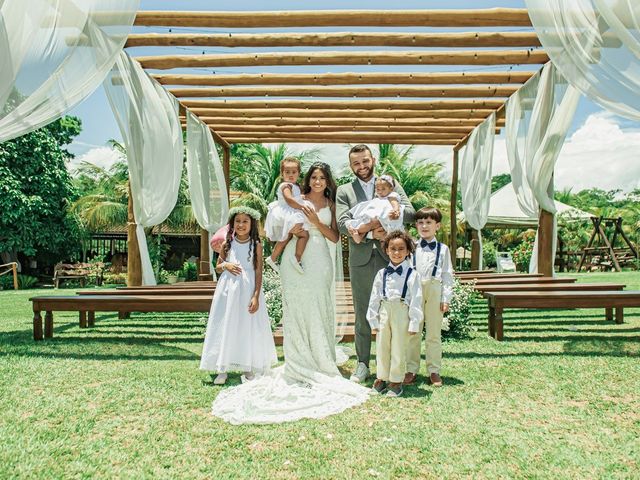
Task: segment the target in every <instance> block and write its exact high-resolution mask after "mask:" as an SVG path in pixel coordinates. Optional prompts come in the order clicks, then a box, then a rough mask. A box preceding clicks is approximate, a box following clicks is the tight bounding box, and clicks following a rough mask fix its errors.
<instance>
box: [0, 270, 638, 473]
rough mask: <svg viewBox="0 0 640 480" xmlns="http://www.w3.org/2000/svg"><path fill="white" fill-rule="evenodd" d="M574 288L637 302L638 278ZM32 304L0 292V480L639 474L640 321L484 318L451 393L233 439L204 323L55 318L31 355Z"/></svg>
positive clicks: (529, 314) (376, 401) (594, 315)
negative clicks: (495, 321) (497, 336)
mask: <svg viewBox="0 0 640 480" xmlns="http://www.w3.org/2000/svg"><path fill="white" fill-rule="evenodd" d="M580 281H610V282H613V281H615V282H624V283H626V284H627V285H629V288H634V289H640V274H638V273H622V274H583V275H580ZM68 292H69V291H64V290H59V291H57V292H56V293H60V294H65V293H68ZM40 293H47V294H51V293H52V291H51V290H46V291H44V290H40V291H36V290H31V291H27V292H17V293H14V292H10V291H9V292H0V412H1V413H0V439H1V441H0V478H39V479H40V478H65V479H66V478H114V477H119V478H136V479H138V478H350V479H355V478H431V477H447V478H460V477H473V478H632V477H635V478H638V476H639V475H640V442H639V440H638V438H639V437H640V395H639V392H640V309H634V310H628V311H627V312H626V323H625V324H624V325H615V324H614V323H610V322H607V321H605V319H604V312H603V311H596V310H573V311H537V312H533V311H528V310H526V311H525V310H523V311H508V312H507V314H506V316H505V341H504V342H502V343H498V342H495V341H493V340H491V339H489V338H488V337H487V335H486V308H484V305H479V306H478V308H476V312H475V314H474V324H475V326H476V327H477V330H478V331H477V333H476V334H475V336H474V338H473V339H472V340H469V341H462V342H449V343H447V344H445V358H444V371H443V376H444V380H445V387H444V388H441V389H438V390H434V389H432V388H431V387H429V386H426V385H425V384H424V377H421V378H420V380H421V382H420V384H419V385H418V386H416V387H411V388H408V389H407V390H406V392H407V395H406V397H404V398H400V399H387V398H381V397H377V398H372V399H371V400H370V401H369V402H368V403H366V404H365V405H363V406H361V407H358V408H355V409H353V410H350V411H347V412H345V413H344V414H341V415H337V416H333V417H329V418H327V419H324V420H320V421H312V420H308V421H300V422H297V423H292V424H283V425H277V426H276V425H269V426H240V427H237V426H231V425H228V424H226V423H224V422H222V421H220V420H218V419H216V418H214V417H212V416H211V415H210V413H209V409H210V405H211V401H212V400H213V398H214V397H215V396H216V394H217V393H218V392H219V391H220V387H214V386H212V385H211V384H210V378H209V376H208V375H206V374H204V373H202V372H200V371H199V370H198V361H199V353H200V349H201V347H202V335H203V331H204V321H205V318H204V316H203V315H134V316H133V317H132V318H131V319H128V320H118V319H117V318H114V316H113V315H98V316H97V325H96V328H95V329H91V330H80V329H79V328H78V322H77V315H73V314H57V315H56V324H55V325H56V328H55V338H54V339H53V340H49V341H45V342H38V343H35V342H33V340H32V331H31V311H30V304H29V303H28V301H27V300H28V298H29V297H30V296H33V295H36V294H40ZM352 366H353V362H352V364H351V365H350V367H352ZM237 381H238V379H237V377H233V382H232V383H237Z"/></svg>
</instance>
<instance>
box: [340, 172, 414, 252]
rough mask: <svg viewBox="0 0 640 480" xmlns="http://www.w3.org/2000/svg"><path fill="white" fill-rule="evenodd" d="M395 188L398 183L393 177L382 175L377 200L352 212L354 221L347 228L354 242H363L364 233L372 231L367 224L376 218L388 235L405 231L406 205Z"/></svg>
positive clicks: (376, 185) (379, 179)
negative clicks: (402, 202) (403, 222)
mask: <svg viewBox="0 0 640 480" xmlns="http://www.w3.org/2000/svg"><path fill="white" fill-rule="evenodd" d="M395 187H396V182H395V180H394V179H393V177H391V175H380V176H379V177H378V178H376V184H375V193H376V196H375V198H373V199H371V200H368V201H366V202H361V203H358V204H357V205H356V206H355V207H353V208H352V209H351V210H350V212H351V215H352V220H349V221H348V222H347V223H346V226H347V230H349V233H350V234H351V238H353V241H354V242H356V243H360V242H361V241H362V235H363V233H365V232H368V231H369V230H370V228H367V224H368V223H369V222H371V221H372V220H374V219H376V218H377V219H378V220H379V221H380V224H381V225H382V228H384V230H385V231H386V232H387V233H391V232H392V231H394V230H403V226H402V214H403V213H404V205H402V204H401V203H400V195H398V194H397V193H396V192H394V191H393V189H394V188H395Z"/></svg>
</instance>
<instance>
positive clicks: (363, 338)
mask: <svg viewBox="0 0 640 480" xmlns="http://www.w3.org/2000/svg"><path fill="white" fill-rule="evenodd" d="M395 191H396V192H397V193H398V194H399V195H400V199H401V203H402V205H404V206H405V208H404V216H403V217H402V219H403V221H404V223H411V222H413V220H414V217H415V211H414V210H413V207H412V206H411V203H410V202H409V199H408V198H407V195H406V193H404V190H403V189H402V187H401V186H399V185H396V188H395ZM366 201H367V196H366V194H365V193H364V190H363V189H362V186H361V185H360V182H359V181H358V179H355V180H354V181H353V182H351V183H348V184H346V185H341V186H339V187H338V191H337V193H336V217H337V219H338V228H339V230H340V232H341V233H343V234H345V235H347V228H346V226H345V223H346V222H347V220H351V218H352V215H351V213H349V210H350V209H351V208H353V207H355V206H356V204H358V203H361V202H366ZM388 263H389V257H387V255H386V254H385V252H383V251H382V247H381V246H380V242H379V241H378V240H370V239H366V238H365V239H363V241H362V243H355V242H354V241H353V240H352V239H351V237H349V276H350V277H351V289H352V291H353V306H354V308H355V311H356V354H357V355H358V362H362V363H364V364H365V365H367V367H368V366H369V359H370V356H371V327H370V326H369V322H367V307H368V305H369V297H370V296H371V288H372V287H373V278H374V277H375V275H376V273H378V271H379V270H380V269H381V268H383V267H386V266H387V264H388Z"/></svg>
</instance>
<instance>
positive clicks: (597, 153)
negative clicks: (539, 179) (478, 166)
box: [493, 112, 640, 192]
mask: <svg viewBox="0 0 640 480" xmlns="http://www.w3.org/2000/svg"><path fill="white" fill-rule="evenodd" d="M616 118H617V117H615V116H614V115H612V114H610V113H608V112H599V113H594V114H591V115H589V116H588V117H587V119H586V120H585V122H584V124H582V125H581V126H580V127H579V128H578V129H577V130H576V131H575V132H574V133H573V135H571V137H569V138H567V139H566V140H565V143H564V146H563V147H562V150H561V152H560V156H559V158H558V162H557V163H556V169H555V174H554V184H555V189H556V190H562V189H564V188H572V189H573V192H579V191H580V190H583V189H585V188H593V187H597V188H601V189H603V190H614V189H622V190H623V191H629V190H633V189H634V188H640V128H632V129H622V128H621V126H620V124H619V123H618V122H617V121H616ZM508 172H509V163H508V161H507V151H506V141H505V140H504V138H497V139H496V143H495V146H494V157H493V175H498V174H500V173H508Z"/></svg>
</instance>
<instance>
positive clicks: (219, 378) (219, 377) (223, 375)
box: [213, 373, 227, 385]
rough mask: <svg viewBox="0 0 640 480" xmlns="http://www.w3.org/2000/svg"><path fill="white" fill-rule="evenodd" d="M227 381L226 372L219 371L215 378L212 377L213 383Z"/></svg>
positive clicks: (218, 383) (221, 383)
mask: <svg viewBox="0 0 640 480" xmlns="http://www.w3.org/2000/svg"><path fill="white" fill-rule="evenodd" d="M226 381H227V374H226V373H219V374H218V375H216V378H214V379H213V384H214V385H224V384H225V383H226Z"/></svg>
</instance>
